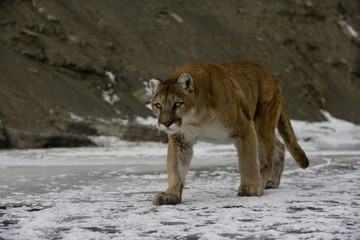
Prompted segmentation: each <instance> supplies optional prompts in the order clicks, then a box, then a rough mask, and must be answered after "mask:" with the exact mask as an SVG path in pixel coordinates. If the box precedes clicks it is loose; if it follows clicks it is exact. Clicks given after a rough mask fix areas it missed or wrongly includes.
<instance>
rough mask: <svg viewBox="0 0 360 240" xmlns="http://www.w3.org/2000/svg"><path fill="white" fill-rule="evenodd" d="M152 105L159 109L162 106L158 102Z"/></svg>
mask: <svg viewBox="0 0 360 240" xmlns="http://www.w3.org/2000/svg"><path fill="white" fill-rule="evenodd" d="M154 105H155V107H156V108H159V109H160V108H162V106H161V104H160V103H155V104H154Z"/></svg>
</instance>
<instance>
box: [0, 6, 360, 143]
mask: <svg viewBox="0 0 360 240" xmlns="http://www.w3.org/2000/svg"><path fill="white" fill-rule="evenodd" d="M359 9H360V3H359V2H358V1H351V0H347V1H339V2H334V1H331V0H327V1H321V3H318V2H316V1H301V0H292V1H286V0H280V1H276V2H275V3H274V2H269V1H265V0H264V1H257V2H254V1H240V2H239V1H235V0H233V1H232V0H225V1H181V0H179V1H168V2H164V1H160V0H158V1H116V0H104V1H85V2H78V1H70V2H69V1H46V0H32V1H20V0H19V1H1V2H0V41H1V45H0V53H1V54H0V148H4V147H7V148H32V147H61V146H83V145H91V144H92V142H91V141H90V140H88V139H87V137H86V136H88V135H98V134H105V135H115V136H119V137H122V138H124V139H128V140H154V139H164V136H162V135H160V136H159V135H158V133H157V131H156V130H155V131H154V130H152V128H151V127H149V126H145V125H141V124H140V123H141V121H138V119H139V118H140V119H141V118H143V119H146V118H147V117H149V116H152V113H151V111H150V110H149V109H148V108H147V107H146V106H145V105H146V103H147V101H148V99H149V98H150V96H149V95H148V93H147V91H146V90H144V89H145V88H146V85H144V82H145V83H146V82H147V80H148V79H150V78H151V77H154V76H156V77H158V78H160V79H166V78H167V77H169V76H170V75H171V73H172V72H173V71H174V70H175V69H176V68H177V67H178V66H180V65H182V64H184V63H185V62H188V61H199V62H217V63H222V62H234V61H241V60H249V61H254V62H257V63H259V64H261V65H263V66H265V67H267V68H269V69H270V70H272V71H273V72H274V73H275V74H277V75H278V76H279V77H280V79H281V80H282V83H283V95H284V99H285V102H286V105H287V108H288V111H289V114H290V117H292V118H295V119H303V120H309V121H317V120H323V116H322V114H321V113H320V111H319V109H324V110H326V111H329V112H330V113H331V114H332V115H334V116H335V117H338V118H343V119H346V120H349V121H353V122H355V123H360V111H358V106H359V104H360V95H359V94H358V92H359V90H360V81H359V80H360V34H359V33H360V29H359V26H360V17H359V16H360V12H359Z"/></svg>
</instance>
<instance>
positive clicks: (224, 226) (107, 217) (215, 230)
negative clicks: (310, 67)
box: [0, 113, 360, 239]
mask: <svg viewBox="0 0 360 240" xmlns="http://www.w3.org/2000/svg"><path fill="white" fill-rule="evenodd" d="M324 114H325V115H326V116H327V117H328V121H327V122H322V123H307V122H301V121H293V126H294V129H295V132H296V134H297V136H298V138H299V140H300V144H301V146H302V147H303V148H304V150H305V152H306V153H307V155H308V157H309V158H310V161H311V166H310V168H308V169H306V170H302V169H300V168H298V167H297V165H296V164H295V162H294V160H293V159H292V158H291V157H290V156H289V155H286V166H285V170H284V174H283V178H282V182H281V184H280V188H279V189H275V190H266V191H265V195H264V196H262V197H243V198H240V197H237V196H236V194H237V188H238V186H239V183H240V176H239V174H238V171H237V160H236V151H235V148H234V147H233V146H230V145H212V144H205V143H199V144H198V145H197V146H196V148H195V156H194V159H193V162H192V165H191V170H190V171H189V174H188V177H187V186H186V187H185V189H184V192H183V202H182V204H180V205H176V206H160V207H157V206H153V205H152V203H151V200H152V197H153V194H154V193H155V192H157V191H162V190H165V188H166V186H167V176H166V172H165V157H166V145H164V144H161V143H129V142H124V141H119V140H117V139H115V138H105V137H97V138H94V140H96V141H97V142H99V143H103V145H104V146H103V147H96V148H76V149H41V150H13V151H0V239H243V238H247V239H254V238H255V239H360V126H357V125H354V124H351V123H348V122H345V121H341V120H338V119H335V118H332V117H331V116H330V115H328V114H327V113H324Z"/></svg>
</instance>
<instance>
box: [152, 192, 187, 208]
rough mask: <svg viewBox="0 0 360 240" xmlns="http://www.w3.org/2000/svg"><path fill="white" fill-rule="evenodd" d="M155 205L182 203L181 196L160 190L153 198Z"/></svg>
mask: <svg viewBox="0 0 360 240" xmlns="http://www.w3.org/2000/svg"><path fill="white" fill-rule="evenodd" d="M152 203H153V204H154V205H157V206H158V205H176V204H179V203H181V198H180V197H178V196H176V195H175V194H169V193H165V192H159V193H156V194H155V195H154V198H153V200H152Z"/></svg>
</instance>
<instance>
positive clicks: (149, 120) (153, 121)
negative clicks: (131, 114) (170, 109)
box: [135, 117, 157, 126]
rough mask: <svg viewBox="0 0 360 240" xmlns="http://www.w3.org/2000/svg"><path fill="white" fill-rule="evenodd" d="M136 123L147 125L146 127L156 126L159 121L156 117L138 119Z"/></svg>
mask: <svg viewBox="0 0 360 240" xmlns="http://www.w3.org/2000/svg"><path fill="white" fill-rule="evenodd" d="M135 121H136V122H137V123H138V124H140V125H146V126H156V122H157V119H156V118H154V117H147V118H142V117H136V118H135Z"/></svg>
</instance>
